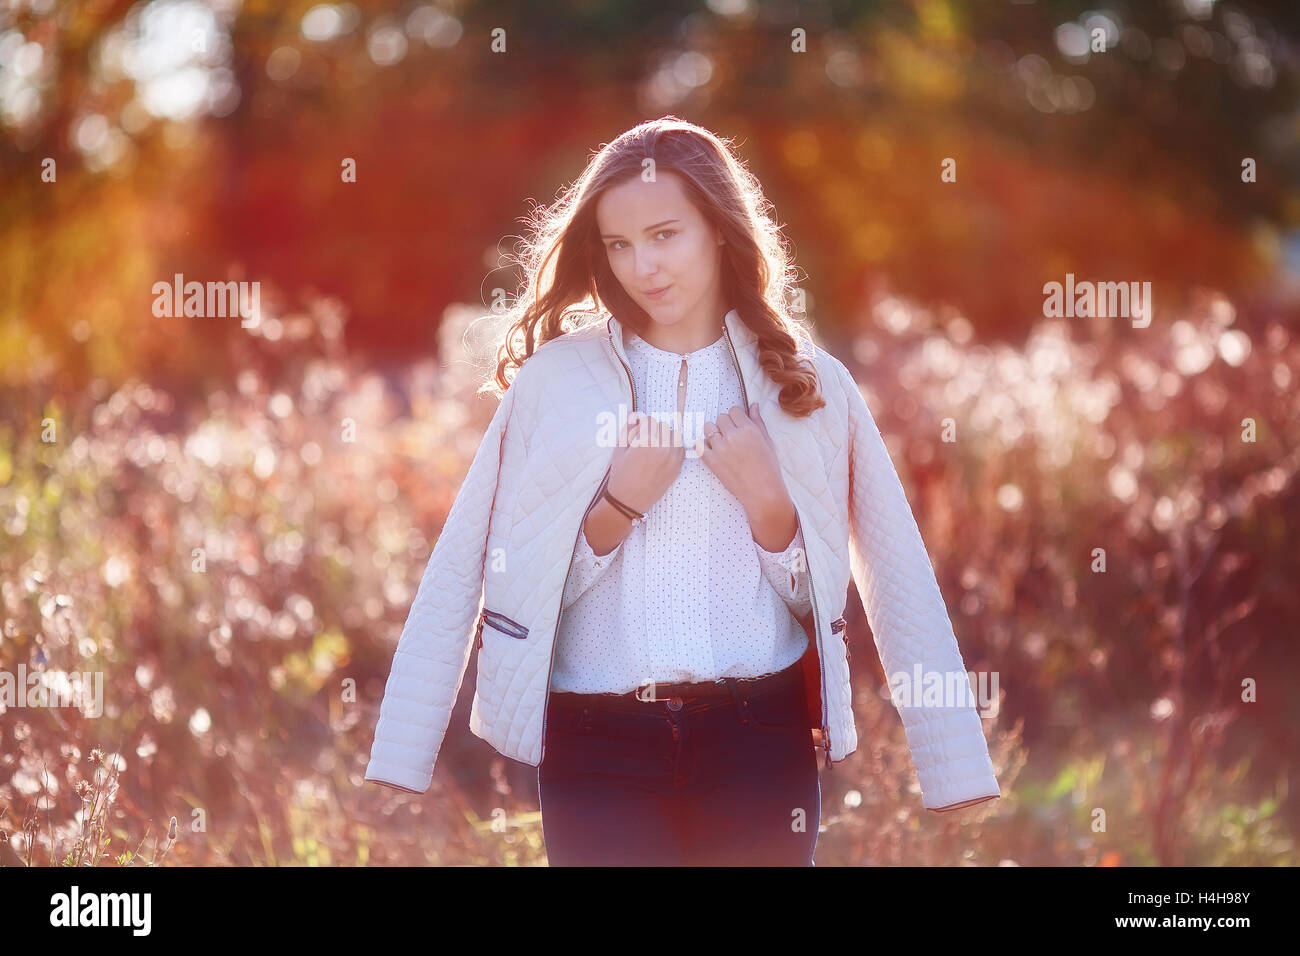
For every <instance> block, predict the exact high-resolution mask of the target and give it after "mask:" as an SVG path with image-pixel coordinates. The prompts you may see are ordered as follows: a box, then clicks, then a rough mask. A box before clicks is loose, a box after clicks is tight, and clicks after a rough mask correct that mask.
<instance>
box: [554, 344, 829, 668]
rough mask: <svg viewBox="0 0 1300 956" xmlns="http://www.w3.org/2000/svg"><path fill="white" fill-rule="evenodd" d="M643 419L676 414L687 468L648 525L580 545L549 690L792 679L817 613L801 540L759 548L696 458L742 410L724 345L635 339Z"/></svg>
mask: <svg viewBox="0 0 1300 956" xmlns="http://www.w3.org/2000/svg"><path fill="white" fill-rule="evenodd" d="M627 356H628V362H629V364H630V366H631V368H632V379H633V382H634V385H635V387H636V390H637V392H636V394H637V408H638V409H640V410H643V411H644V412H645V413H646V414H648V415H649V416H651V417H653V418H655V419H657V420H659V421H671V420H673V419H674V418H675V416H676V411H677V405H678V400H677V389H678V375H679V372H680V369H681V363H682V359H683V358H685V360H686V367H687V374H686V396H685V404H684V409H685V414H684V415H683V416H682V426H681V432H682V437H683V440H684V442H685V444H686V448H687V455H686V457H685V459H684V460H683V461H682V466H681V471H680V472H679V473H678V475H677V478H676V479H675V480H674V481H673V483H672V485H670V486H669V488H668V491H667V492H666V493H665V494H664V496H663V497H662V498H660V499H659V500H658V501H657V502H655V504H654V505H653V506H652V507H651V508H650V510H649V511H648V512H647V513H646V518H645V521H643V522H641V523H640V524H638V525H637V526H636V527H634V528H633V529H632V531H631V533H630V534H629V535H628V536H627V538H625V539H624V540H623V541H622V542H620V543H619V545H618V546H617V547H615V548H614V550H613V551H611V552H610V553H609V554H606V555H599V556H598V555H596V554H595V553H594V552H593V551H592V550H591V546H590V545H589V544H588V543H587V535H586V533H585V532H583V533H580V534H579V535H578V542H577V545H576V547H575V548H574V552H573V567H572V569H571V570H570V572H569V580H568V584H567V586H566V587H565V592H564V596H563V598H562V602H563V607H564V613H563V616H562V619H561V622H560V628H559V631H558V633H557V635H556V648H555V663H554V668H553V669H552V672H551V690H552V691H558V692H565V691H567V692H573V693H582V694H626V693H629V692H631V691H634V690H636V689H637V688H638V687H641V686H643V685H644V684H646V683H647V682H650V681H654V682H656V683H679V682H690V683H694V682H703V681H715V680H718V679H719V678H722V677H758V676H761V675H764V674H771V673H775V672H777V671H779V670H783V669H784V668H786V667H788V666H790V665H791V664H793V663H794V662H795V661H797V660H798V659H799V658H800V657H802V656H803V653H804V651H805V650H806V649H807V647H808V637H807V635H806V634H805V633H804V630H803V628H802V627H801V626H800V625H799V623H798V621H796V620H795V615H798V616H799V617H802V616H803V615H805V614H807V613H808V611H809V610H811V607H812V605H811V601H810V598H809V592H808V572H807V570H806V564H805V562H804V561H803V553H804V540H803V532H802V530H799V531H796V532H795V536H794V538H793V540H791V542H790V544H789V545H788V546H787V547H786V548H785V550H784V551H782V552H780V553H776V552H770V551H766V550H764V549H763V548H762V547H760V546H759V544H758V543H757V542H756V541H755V540H754V538H753V535H752V533H751V532H750V529H749V521H748V519H747V517H746V515H745V510H744V508H743V507H742V506H741V504H740V502H739V501H738V500H737V499H736V497H735V496H734V495H733V494H731V492H729V491H728V490H727V489H726V488H725V487H724V486H723V484H722V482H721V481H719V480H718V478H717V476H716V475H714V474H713V472H712V471H710V470H709V467H708V466H707V465H705V464H704V462H702V461H701V460H700V459H699V458H698V457H696V456H695V455H694V454H693V453H692V452H691V450H690V449H691V447H692V445H693V443H694V442H695V440H696V439H697V438H700V437H702V436H703V434H704V432H703V426H704V423H705V422H709V421H715V420H716V419H717V417H718V415H720V414H721V413H723V412H725V411H727V410H728V409H730V408H731V407H732V406H733V405H740V406H741V407H744V400H743V397H742V393H741V388H740V379H739V376H738V374H737V372H736V368H735V364H734V363H733V362H732V360H731V356H730V354H729V352H728V351H727V345H726V342H725V341H724V340H723V338H722V337H721V336H720V337H719V338H718V340H717V341H716V342H714V343H713V344H712V345H707V346H705V347H704V348H701V349H697V350H696V351H694V352H688V353H685V354H684V355H683V354H682V353H677V352H668V351H664V350H663V349H659V348H656V347H655V346H653V345H651V344H650V343H649V342H647V341H645V340H644V339H642V338H641V337H640V336H638V335H636V334H635V333H632V332H631V331H630V330H629V331H628V346H627Z"/></svg>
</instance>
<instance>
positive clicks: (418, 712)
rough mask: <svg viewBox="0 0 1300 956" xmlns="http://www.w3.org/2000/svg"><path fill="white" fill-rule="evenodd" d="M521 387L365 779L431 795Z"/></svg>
mask: <svg viewBox="0 0 1300 956" xmlns="http://www.w3.org/2000/svg"><path fill="white" fill-rule="evenodd" d="M516 382H517V379H516ZM516 382H512V383H511V385H510V388H508V389H507V390H506V393H505V395H504V396H503V398H502V399H501V404H500V405H499V406H497V410H496V413H495V414H494V415H493V416H492V421H491V423H490V424H489V425H488V427H487V431H486V432H485V433H484V435H483V438H482V441H481V442H480V443H479V446H478V451H477V452H476V453H475V455H474V460H473V461H472V462H471V463H470V466H469V471H468V472H467V473H466V475H465V480H464V481H463V482H462V483H461V486H460V490H459V491H458V492H457V493H456V498H455V500H454V501H453V502H452V506H451V510H450V511H449V512H448V513H447V520H446V521H445V522H444V523H443V526H442V531H441V532H440V533H439V535H438V540H437V542H436V543H435V545H434V547H433V553H432V554H431V555H430V556H429V563H428V564H427V565H426V566H425V569H424V576H423V578H422V579H421V580H420V586H419V588H418V589H417V591H416V594H415V600H414V601H413V602H412V604H411V610H410V612H409V613H408V614H407V617H406V624H405V625H404V626H403V628H402V635H401V637H400V638H399V639H398V642H397V650H396V652H395V653H394V654H393V665H392V669H391V670H390V672H389V675H388V682H387V684H386V685H385V687H384V698H383V701H382V702H381V703H380V705H379V722H378V724H377V725H376V726H375V740H374V746H373V747H371V750H370V762H369V764H368V765H367V766H366V776H365V779H366V780H368V781H371V782H372V783H379V784H384V785H386V786H390V787H396V788H397V789H400V790H409V791H412V792H415V793H424V792H425V791H426V790H428V789H429V784H430V782H431V781H432V779H433V765H434V762H435V761H436V760H437V758H438V750H439V749H440V748H441V746H442V739H443V736H444V735H445V734H446V732H447V724H448V722H449V721H450V719H451V710H452V706H453V705H454V704H455V703H456V697H457V695H458V694H459V693H460V685H461V681H462V680H463V679H464V677H465V668H466V667H467V666H468V664H469V655H470V652H471V649H472V647H473V624H474V622H475V620H476V619H477V617H478V609H479V606H480V603H481V601H482V594H483V569H484V566H485V559H486V557H487V535H488V523H489V519H490V517H491V515H492V502H493V499H494V498H495V497H496V490H497V477H498V475H499V472H500V468H501V455H502V452H503V450H504V441H505V434H506V427H507V422H508V421H509V419H510V414H511V411H512V410H513V408H514V400H515V386H516Z"/></svg>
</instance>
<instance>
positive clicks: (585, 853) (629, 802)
mask: <svg viewBox="0 0 1300 956" xmlns="http://www.w3.org/2000/svg"><path fill="white" fill-rule="evenodd" d="M727 683H728V685H729V687H730V689H731V691H732V692H731V693H730V694H729V695H727V696H724V697H708V698H698V699H682V698H678V699H677V700H676V701H672V700H654V701H644V700H637V699H636V698H635V695H632V694H628V695H623V696H616V695H612V694H572V693H561V692H552V693H551V695H550V698H549V706H548V710H547V717H546V753H545V755H544V756H543V759H542V764H541V766H540V767H539V768H538V771H537V785H538V800H539V803H540V805H541V811H542V834H543V837H544V839H545V841H546V854H547V858H548V860H549V862H550V865H552V866H812V865H813V850H814V849H815V847H816V845H817V826H818V822H819V820H820V817H821V783H820V780H819V778H818V774H817V753H816V750H815V748H814V745H813V740H812V734H811V728H810V726H809V720H808V710H807V704H806V699H805V693H804V685H803V680H802V676H801V674H800V672H799V666H798V664H797V663H796V664H794V665H791V666H790V667H788V668H786V669H785V670H784V671H781V672H780V673H778V674H774V675H769V676H767V677H764V678H760V679H758V680H757V681H748V680H739V681H737V680H729V681H728V682H727ZM656 696H658V693H656Z"/></svg>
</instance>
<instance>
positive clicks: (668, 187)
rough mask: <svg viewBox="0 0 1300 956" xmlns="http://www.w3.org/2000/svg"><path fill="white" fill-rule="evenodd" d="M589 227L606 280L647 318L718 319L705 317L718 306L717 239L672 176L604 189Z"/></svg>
mask: <svg viewBox="0 0 1300 956" xmlns="http://www.w3.org/2000/svg"><path fill="white" fill-rule="evenodd" d="M596 225H597V228H598V230H599V232H600V237H601V242H602V243H603V244H604V247H605V256H606V258H607V259H608V261H609V267H610V269H611V270H612V271H613V273H614V277H615V278H616V279H618V281H619V282H620V283H622V285H623V288H624V289H625V290H626V291H627V294H628V295H630V296H631V297H632V299H633V300H634V301H635V302H636V303H637V304H638V305H639V306H641V308H643V309H645V311H646V312H647V314H649V316H650V318H651V319H652V320H654V321H655V322H657V323H659V324H662V325H676V324H677V323H679V322H683V321H684V322H686V324H687V325H691V324H694V323H697V322H698V323H699V324H700V325H701V326H704V325H706V324H708V325H714V324H716V323H717V322H718V321H719V319H720V317H721V316H720V314H719V315H714V314H713V313H714V312H715V311H717V310H718V308H719V307H720V306H721V303H722V291H721V271H720V264H721V256H722V246H721V245H720V241H721V234H720V233H719V232H718V230H717V229H715V228H714V227H713V226H711V225H710V224H709V223H708V222H707V221H706V220H705V218H704V217H703V216H702V215H701V214H700V211H699V210H698V209H696V208H695V206H694V205H693V204H692V203H691V202H690V200H689V199H687V198H686V192H685V190H684V189H683V188H682V183H681V179H680V178H679V177H678V176H677V175H676V174H675V173H673V172H664V173H661V174H660V175H659V176H658V177H656V180H655V181H654V182H643V181H642V180H641V179H640V178H639V177H637V178H635V179H632V180H629V181H628V182H625V183H622V184H621V185H618V186H611V187H610V188H609V189H607V190H605V192H604V194H603V195H601V197H600V198H599V199H598V200H597V201H596ZM659 290H663V291H659ZM654 292H659V294H658V295H651V294H650V293H654Z"/></svg>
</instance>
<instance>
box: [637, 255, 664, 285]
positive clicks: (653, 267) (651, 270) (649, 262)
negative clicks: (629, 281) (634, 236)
mask: <svg viewBox="0 0 1300 956" xmlns="http://www.w3.org/2000/svg"><path fill="white" fill-rule="evenodd" d="M635 255H636V263H635V265H636V277H637V278H638V279H647V278H649V277H650V276H653V275H655V274H656V273H657V272H658V271H659V264H658V263H657V262H656V261H655V257H654V256H653V255H652V254H651V253H649V252H637V253H636V254H635Z"/></svg>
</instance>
